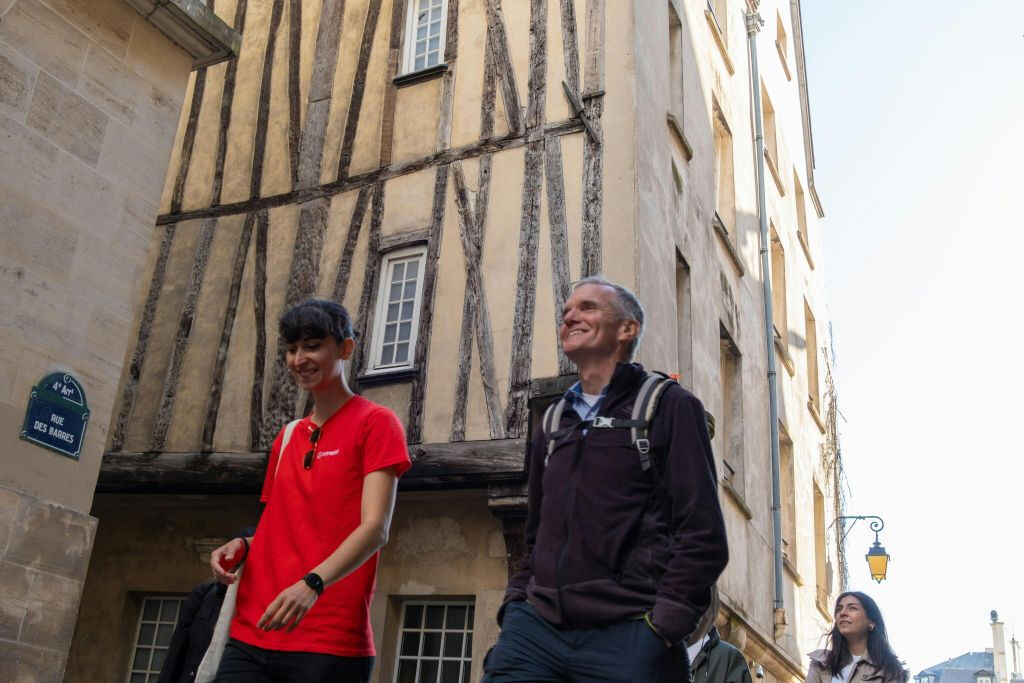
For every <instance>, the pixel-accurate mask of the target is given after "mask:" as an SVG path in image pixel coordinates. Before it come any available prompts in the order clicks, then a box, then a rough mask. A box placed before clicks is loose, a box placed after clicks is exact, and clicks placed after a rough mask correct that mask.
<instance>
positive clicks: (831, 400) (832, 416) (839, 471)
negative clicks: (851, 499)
mask: <svg viewBox="0 0 1024 683" xmlns="http://www.w3.org/2000/svg"><path fill="white" fill-rule="evenodd" d="M828 338H829V343H828V345H826V346H823V347H822V350H821V351H822V355H823V356H824V358H825V364H824V370H825V377H824V380H825V383H824V389H825V391H824V394H823V396H822V408H823V411H822V416H821V417H822V421H823V422H824V423H825V438H824V439H823V440H822V442H821V467H822V470H823V471H824V472H825V486H826V488H827V489H828V490H827V491H826V500H830V501H831V502H832V519H833V520H835V519H838V518H839V517H841V516H842V515H843V511H844V510H845V509H846V489H847V487H846V473H845V472H844V470H843V454H842V448H841V447H840V444H839V418H840V417H842V415H841V414H840V412H839V407H838V399H837V395H836V384H835V379H834V378H833V376H832V368H833V366H834V365H835V348H834V345H833V340H832V326H831V325H829V331H828ZM833 528H834V529H835V544H836V559H837V561H838V563H839V590H840V591H845V590H846V587H847V586H848V585H849V580H850V574H849V567H848V565H847V562H846V544H845V542H844V540H843V534H842V531H841V530H842V525H837V526H836V527H833Z"/></svg>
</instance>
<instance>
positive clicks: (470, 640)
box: [466, 607, 473, 659]
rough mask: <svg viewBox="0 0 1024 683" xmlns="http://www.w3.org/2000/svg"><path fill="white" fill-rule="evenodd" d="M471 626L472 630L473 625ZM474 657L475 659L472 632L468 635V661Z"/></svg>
mask: <svg viewBox="0 0 1024 683" xmlns="http://www.w3.org/2000/svg"><path fill="white" fill-rule="evenodd" d="M470 609H473V608H472V607H470ZM469 626H470V628H472V627H473V624H470V625H469ZM472 657H473V633H472V631H471V632H469V633H467V634H466V659H470V658H472Z"/></svg>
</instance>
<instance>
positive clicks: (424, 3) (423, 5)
mask: <svg viewBox="0 0 1024 683" xmlns="http://www.w3.org/2000/svg"><path fill="white" fill-rule="evenodd" d="M420 9H421V10H425V9H430V0H420Z"/></svg>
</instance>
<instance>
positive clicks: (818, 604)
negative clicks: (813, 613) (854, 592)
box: [814, 589, 832, 624]
mask: <svg viewBox="0 0 1024 683" xmlns="http://www.w3.org/2000/svg"><path fill="white" fill-rule="evenodd" d="M819 590H820V589H819ZM814 606H815V607H817V608H818V612H820V613H821V616H823V617H825V621H826V622H827V623H829V624H831V623H832V613H831V612H829V611H828V606H827V605H825V603H823V602H822V601H821V598H820V597H818V598H815V600H814Z"/></svg>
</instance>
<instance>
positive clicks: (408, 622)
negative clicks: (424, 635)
mask: <svg viewBox="0 0 1024 683" xmlns="http://www.w3.org/2000/svg"><path fill="white" fill-rule="evenodd" d="M422 625H423V605H408V606H406V608H405V628H419V627H420V626H422Z"/></svg>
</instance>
